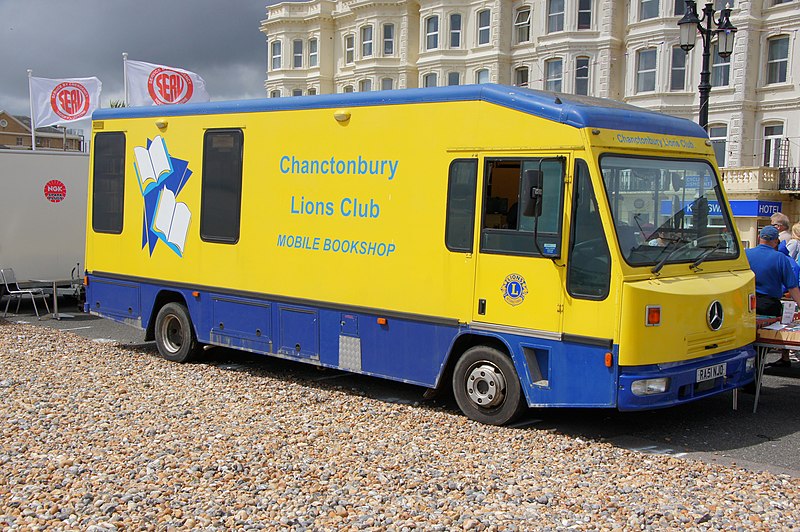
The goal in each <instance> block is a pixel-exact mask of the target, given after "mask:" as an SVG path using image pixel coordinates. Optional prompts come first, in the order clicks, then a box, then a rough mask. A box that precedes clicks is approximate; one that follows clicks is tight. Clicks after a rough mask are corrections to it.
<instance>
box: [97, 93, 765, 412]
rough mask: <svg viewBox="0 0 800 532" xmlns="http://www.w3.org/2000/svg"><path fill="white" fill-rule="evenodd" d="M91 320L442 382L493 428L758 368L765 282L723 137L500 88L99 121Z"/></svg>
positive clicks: (190, 350)
mask: <svg viewBox="0 0 800 532" xmlns="http://www.w3.org/2000/svg"><path fill="white" fill-rule="evenodd" d="M93 118H94V124H93V142H92V147H93V152H92V161H91V178H90V190H89V220H90V223H89V229H88V234H87V243H86V283H87V287H86V288H87V309H88V310H89V311H91V312H92V313H94V314H97V315H100V316H105V317H108V318H111V319H114V320H118V321H122V322H125V323H129V324H131V325H134V326H136V327H140V328H142V329H144V330H145V331H146V338H148V339H155V340H156V343H157V345H158V349H159V351H160V353H161V354H162V356H164V357H165V358H167V359H170V360H174V361H179V362H182V361H186V360H190V359H191V358H192V356H193V355H194V354H196V353H197V350H198V348H199V347H201V346H202V345H203V344H206V345H219V346H228V347H235V348H239V349H243V350H246V351H251V352H255V353H263V354H265V355H271V356H276V357H282V358H287V359H292V360H297V361H303V362H307V363H311V364H316V365H319V366H324V367H330V368H339V369H343V370H347V371H352V372H357V373H363V374H367V375H374V376H379V377H385V378H388V379H393V380H398V381H403V382H408V383H413V384H417V385H420V386H424V387H428V388H431V389H441V388H445V389H449V388H452V391H453V393H454V394H455V398H456V400H457V402H458V404H459V406H460V407H461V409H462V410H463V411H464V413H465V414H466V415H467V416H469V417H470V418H472V419H475V420H479V421H482V422H485V423H492V424H503V423H507V422H509V421H510V420H512V419H513V418H514V417H515V416H516V415H517V414H519V413H520V412H521V411H522V410H523V409H524V408H526V407H551V406H568V407H613V408H618V409H620V410H637V409H648V408H659V407H666V406H669V405H675V404H679V403H683V402H687V401H691V400H695V399H698V398H701V397H705V396H709V395H713V394H717V393H721V392H724V391H726V390H732V389H734V388H737V387H740V386H742V385H744V384H747V383H749V382H750V381H752V380H753V375H754V374H753V366H754V362H755V352H754V350H753V348H752V347H751V344H752V342H753V341H754V337H755V291H754V281H753V274H752V272H751V271H750V269H749V267H748V263H747V260H746V258H745V255H744V253H743V250H742V249H741V247H740V245H739V237H738V235H737V233H736V229H735V226H734V225H733V224H732V219H731V214H730V208H729V206H728V203H727V201H726V199H725V195H724V191H723V188H722V185H721V183H720V179H719V171H718V169H717V167H716V165H715V162H714V153H713V150H712V148H711V143H710V142H709V141H708V137H707V135H706V133H705V131H704V130H703V129H702V128H700V127H699V126H697V125H696V124H694V123H692V122H689V121H687V120H683V119H678V118H674V117H669V116H664V115H661V114H657V113H653V112H649V111H645V110H642V109H638V108H635V107H631V106H627V105H623V104H620V103H617V102H613V101H609V100H602V99H594V98H584V97H576V96H568V95H556V94H553V93H544V92H538V91H533V90H527V89H521V88H512V87H505V86H499V85H472V86H460V87H441V88H432V89H408V90H398V91H385V92H368V93H355V94H337V95H325V96H314V97H294V98H274V99H268V100H254V101H237V102H217V103H205V104H190V105H177V106H170V107H147V108H127V109H104V110H100V111H97V112H96V113H95V114H94V117H93Z"/></svg>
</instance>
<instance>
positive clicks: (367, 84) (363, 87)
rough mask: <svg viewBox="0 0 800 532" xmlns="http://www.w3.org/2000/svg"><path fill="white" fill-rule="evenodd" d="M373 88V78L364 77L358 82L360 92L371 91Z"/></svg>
mask: <svg viewBox="0 0 800 532" xmlns="http://www.w3.org/2000/svg"><path fill="white" fill-rule="evenodd" d="M371 90H372V80H371V79H362V80H361V81H359V82H358V92H369V91H371Z"/></svg>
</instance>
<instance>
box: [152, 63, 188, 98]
mask: <svg viewBox="0 0 800 532" xmlns="http://www.w3.org/2000/svg"><path fill="white" fill-rule="evenodd" d="M147 91H148V92H149V93H150V97H151V98H152V99H153V101H154V102H155V103H156V105H164V104H173V103H186V102H188V101H189V99H190V98H191V97H192V93H193V92H194V84H193V83H192V78H191V77H189V74H187V73H185V72H178V71H177V70H172V69H170V68H164V67H158V68H155V69H153V71H152V72H151V73H150V77H148V78H147Z"/></svg>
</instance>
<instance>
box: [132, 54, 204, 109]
mask: <svg viewBox="0 0 800 532" xmlns="http://www.w3.org/2000/svg"><path fill="white" fill-rule="evenodd" d="M125 76H126V79H127V84H128V86H127V94H128V101H127V104H128V105H129V106H132V107H136V106H141V105H168V104H173V103H188V102H192V103H194V102H207V101H209V100H210V99H211V98H210V97H209V96H208V93H207V92H206V82H205V81H203V78H201V77H200V76H198V75H197V74H195V73H194V72H189V71H188V70H183V69H182V68H173V67H168V66H164V65H154V64H152V63H145V62H144V61H127V60H126V61H125Z"/></svg>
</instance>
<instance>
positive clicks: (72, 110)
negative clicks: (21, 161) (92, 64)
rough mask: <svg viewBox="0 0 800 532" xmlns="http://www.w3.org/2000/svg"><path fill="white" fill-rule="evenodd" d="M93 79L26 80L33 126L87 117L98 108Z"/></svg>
mask: <svg viewBox="0 0 800 532" xmlns="http://www.w3.org/2000/svg"><path fill="white" fill-rule="evenodd" d="M102 86H103V84H102V83H100V80H99V79H97V78H73V79H47V78H34V77H31V78H30V91H31V110H32V113H33V116H32V117H31V119H32V120H33V125H34V127H45V126H52V125H55V124H65V123H69V122H74V121H76V120H81V119H84V118H89V117H91V116H92V112H93V111H94V110H95V109H97V108H98V107H100V89H101V87H102Z"/></svg>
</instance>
